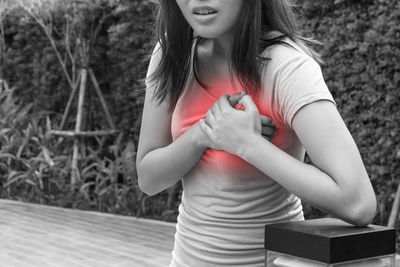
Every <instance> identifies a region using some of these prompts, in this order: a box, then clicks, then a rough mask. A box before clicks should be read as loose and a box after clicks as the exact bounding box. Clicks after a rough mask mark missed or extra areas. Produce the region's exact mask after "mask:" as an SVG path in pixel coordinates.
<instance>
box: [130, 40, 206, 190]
mask: <svg viewBox="0 0 400 267" xmlns="http://www.w3.org/2000/svg"><path fill="white" fill-rule="evenodd" d="M161 53H162V52H161V48H160V46H159V45H157V46H156V48H155V50H154V52H153V55H152V57H151V60H150V64H149V69H148V72H147V79H146V96H145V101H144V107H143V116H142V125H141V130H140V137H139V146H138V150H137V157H136V168H137V173H138V183H139V187H140V189H141V190H142V191H143V192H145V193H146V194H148V195H155V194H157V193H159V192H161V191H163V190H164V189H167V188H168V187H170V186H172V185H174V184H175V183H176V182H177V181H179V180H180V179H181V178H182V177H183V176H185V174H186V173H188V172H189V171H190V170H191V169H192V168H193V167H194V166H195V165H196V164H197V162H198V161H199V160H200V158H201V156H202V155H203V152H204V151H205V149H206V148H207V146H206V145H205V144H206V140H205V138H206V136H205V135H204V132H203V131H202V130H201V128H200V127H199V124H195V125H193V126H192V127H191V128H189V130H187V131H186V132H185V133H184V134H182V135H181V136H179V137H178V138H177V139H176V140H174V141H172V137H171V116H172V114H171V112H170V111H169V107H168V103H166V102H162V103H157V101H156V99H155V98H154V97H153V95H154V92H155V89H156V88H154V84H153V83H151V82H147V81H148V78H149V77H150V76H151V74H152V73H153V72H154V70H155V69H156V67H157V66H158V64H159V62H160V58H161Z"/></svg>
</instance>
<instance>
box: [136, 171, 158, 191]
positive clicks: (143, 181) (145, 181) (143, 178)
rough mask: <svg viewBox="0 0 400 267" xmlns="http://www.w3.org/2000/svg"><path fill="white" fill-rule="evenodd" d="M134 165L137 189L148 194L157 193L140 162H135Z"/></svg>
mask: <svg viewBox="0 0 400 267" xmlns="http://www.w3.org/2000/svg"><path fill="white" fill-rule="evenodd" d="M136 166H137V169H136V170H137V179H138V186H139V189H140V190H141V191H142V192H143V193H145V194H146V195H148V196H154V195H155V194H157V193H158V191H157V190H156V188H155V186H154V185H152V183H151V182H150V179H149V177H148V175H147V174H146V172H145V170H143V167H142V166H141V165H140V163H137V165H136Z"/></svg>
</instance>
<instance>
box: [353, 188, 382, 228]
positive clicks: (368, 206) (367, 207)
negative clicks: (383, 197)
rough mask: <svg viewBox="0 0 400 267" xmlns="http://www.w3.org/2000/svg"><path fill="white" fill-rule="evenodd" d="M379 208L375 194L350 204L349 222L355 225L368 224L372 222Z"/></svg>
mask: <svg viewBox="0 0 400 267" xmlns="http://www.w3.org/2000/svg"><path fill="white" fill-rule="evenodd" d="M376 210H377V204H376V198H375V195H372V196H370V197H367V198H363V199H362V200H360V201H358V202H356V203H354V204H353V205H350V209H349V211H348V212H349V214H348V218H349V222H350V223H351V224H354V225H355V226H367V225H368V224H370V223H372V221H373V219H374V217H375V215H376Z"/></svg>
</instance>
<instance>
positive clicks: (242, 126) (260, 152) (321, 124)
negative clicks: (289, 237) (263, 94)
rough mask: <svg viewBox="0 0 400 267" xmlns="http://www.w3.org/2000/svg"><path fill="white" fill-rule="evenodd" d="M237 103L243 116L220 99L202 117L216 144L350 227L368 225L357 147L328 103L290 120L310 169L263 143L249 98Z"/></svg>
mask: <svg viewBox="0 0 400 267" xmlns="http://www.w3.org/2000/svg"><path fill="white" fill-rule="evenodd" d="M240 103H241V104H242V105H243V106H245V110H244V111H238V110H234V109H229V108H228V106H227V105H226V104H225V100H224V99H223V98H221V99H220V100H219V101H218V102H217V104H216V105H215V106H216V108H213V112H210V113H209V114H208V115H207V119H206V121H207V122H203V123H202V124H201V125H202V128H203V130H204V131H206V133H207V134H208V135H209V137H210V138H211V140H213V142H215V144H218V146H219V147H221V148H222V149H224V150H226V151H228V152H230V153H233V154H236V155H239V156H240V157H242V158H244V159H245V160H247V161H248V162H249V163H251V164H252V165H254V166H255V167H256V168H258V169H259V170H261V171H262V172H264V173H265V174H267V175H268V176H270V177H272V178H273V179H274V180H276V181H277V182H278V183H279V184H281V185H282V186H283V187H285V188H286V189H287V190H289V191H290V192H292V193H293V194H295V195H297V196H298V197H300V198H301V199H304V200H305V201H307V202H309V203H310V204H312V205H314V206H316V207H318V208H320V209H322V210H324V211H326V212H328V213H329V214H331V215H333V216H335V217H338V218H340V219H343V220H345V221H347V222H349V223H352V224H354V225H360V226H363V225H367V224H369V223H371V221H372V219H373V218H374V216H375V212H376V199H375V194H374V191H373V189H372V185H371V183H370V181H369V177H368V174H367V172H366V170H365V167H364V165H363V162H362V159H361V156H360V154H359V152H358V149H357V146H356V145H355V142H354V140H353V138H352V137H351V135H350V133H349V131H348V130H347V127H346V125H345V124H344V122H343V120H342V118H341V116H340V115H339V113H338V111H337V109H336V107H335V105H334V104H333V103H332V102H330V101H316V102H312V103H311V104H308V105H306V106H304V107H302V108H301V109H300V110H299V111H298V112H297V113H296V114H295V116H294V117H293V120H292V127H293V129H294V130H295V132H296V134H297V136H298V137H299V139H300V141H301V143H302V144H303V146H304V147H305V149H306V151H307V153H308V155H309V157H310V159H311V160H312V162H313V165H310V164H305V163H303V162H301V161H299V160H297V159H295V158H294V157H292V156H290V155H289V154H287V153H286V152H284V151H282V150H281V149H279V148H277V147H276V146H274V145H273V144H272V143H270V142H268V141H267V140H265V139H264V138H263V137H262V136H261V135H260V132H259V129H260V128H259V127H260V126H259V124H260V122H259V119H258V117H257V115H258V110H257V107H256V106H255V104H254V103H253V102H252V100H251V98H250V97H249V96H245V97H243V98H242V100H241V102H240ZM227 118H228V119H227ZM222 133H223V134H222ZM227 133H231V134H229V135H227ZM232 144H235V145H232ZM237 144H240V145H237Z"/></svg>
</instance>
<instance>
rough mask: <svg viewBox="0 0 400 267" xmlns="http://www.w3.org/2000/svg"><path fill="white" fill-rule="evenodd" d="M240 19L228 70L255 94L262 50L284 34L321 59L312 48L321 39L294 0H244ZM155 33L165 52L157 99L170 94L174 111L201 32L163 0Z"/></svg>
mask: <svg viewBox="0 0 400 267" xmlns="http://www.w3.org/2000/svg"><path fill="white" fill-rule="evenodd" d="M238 25H241V27H237V29H236V32H235V33H234V37H233V43H232V47H231V51H230V56H229V63H230V64H229V66H230V72H231V74H236V75H237V77H238V78H239V81H240V83H241V85H242V86H243V88H246V89H247V90H248V91H249V92H250V93H253V94H256V93H257V92H258V90H259V88H260V72H259V70H260V62H262V61H263V60H265V58H262V57H260V52H262V51H263V50H264V49H265V48H267V47H268V46H271V45H274V44H276V43H281V42H283V39H284V38H286V37H287V38H290V39H291V40H292V41H294V42H295V43H296V44H297V45H299V46H300V47H301V48H302V49H303V50H304V51H305V52H306V53H308V54H309V55H310V56H311V57H313V58H314V59H315V60H317V61H318V62H321V60H320V57H319V54H318V53H316V52H315V50H314V49H313V46H314V45H315V44H317V42H315V41H313V40H312V39H308V38H305V37H303V36H302V35H301V33H300V29H299V26H298V25H299V22H298V15H297V13H296V7H295V5H294V4H293V3H292V1H291V0H244V1H243V10H242V12H241V14H240V17H239V23H238ZM154 36H155V40H154V42H155V43H159V44H160V48H161V51H162V57H161V61H160V63H159V65H158V66H157V68H156V70H155V71H154V73H153V74H152V75H151V76H150V77H149V80H150V82H151V83H153V84H154V85H155V86H156V91H155V98H156V99H157V101H158V102H159V103H160V102H162V101H164V100H167V101H168V102H169V107H170V111H172V110H173V109H174V107H175V105H176V103H177V101H178V99H179V96H180V95H181V93H182V90H183V88H184V85H185V82H186V79H187V77H188V74H189V70H190V56H191V49H192V45H193V41H194V40H195V38H198V37H196V36H194V33H193V30H192V29H191V27H190V25H189V24H188V23H187V21H186V19H185V18H184V17H183V15H182V13H181V11H180V9H179V6H178V5H177V3H176V1H173V0H159V7H158V13H157V16H156V23H155V35H154ZM200 39H201V37H200ZM196 78H197V75H196ZM199 82H200V84H201V81H199Z"/></svg>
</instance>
